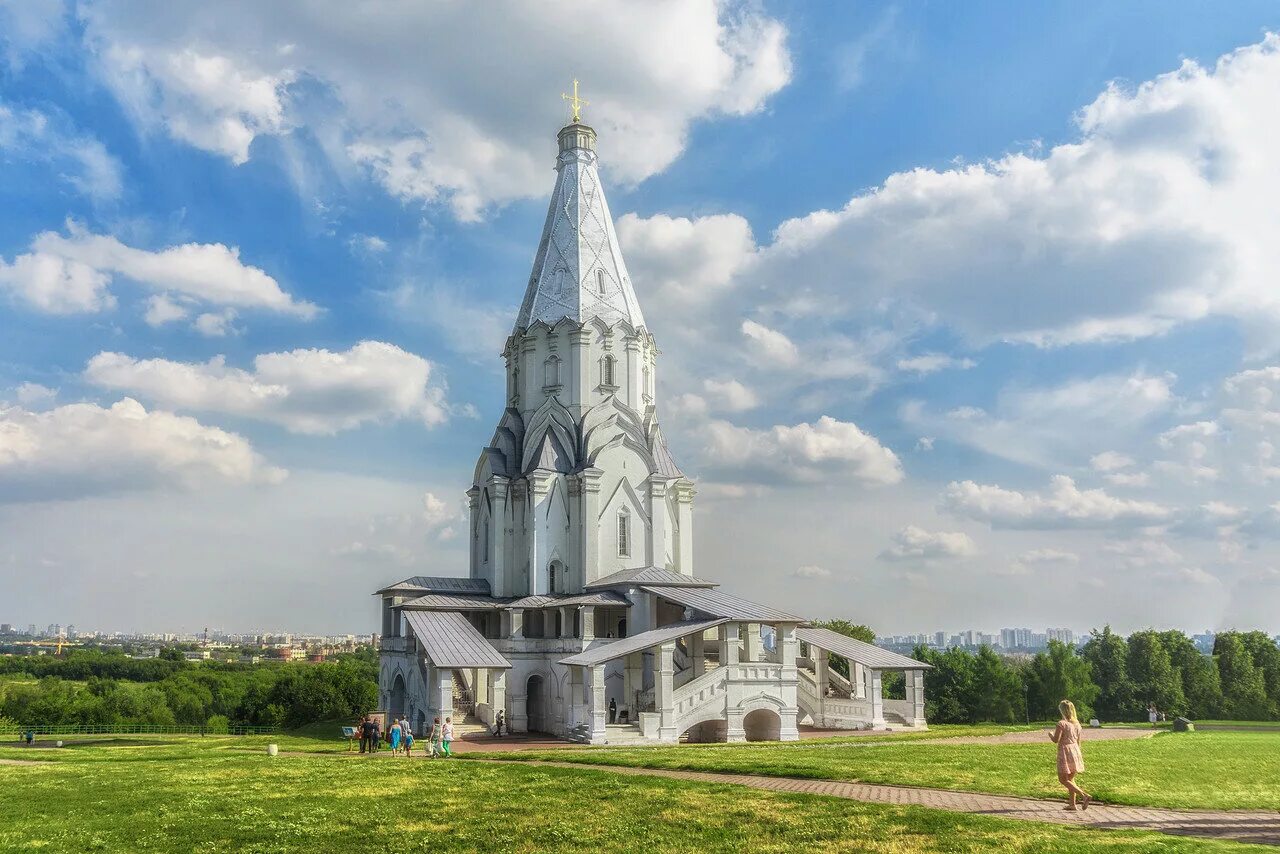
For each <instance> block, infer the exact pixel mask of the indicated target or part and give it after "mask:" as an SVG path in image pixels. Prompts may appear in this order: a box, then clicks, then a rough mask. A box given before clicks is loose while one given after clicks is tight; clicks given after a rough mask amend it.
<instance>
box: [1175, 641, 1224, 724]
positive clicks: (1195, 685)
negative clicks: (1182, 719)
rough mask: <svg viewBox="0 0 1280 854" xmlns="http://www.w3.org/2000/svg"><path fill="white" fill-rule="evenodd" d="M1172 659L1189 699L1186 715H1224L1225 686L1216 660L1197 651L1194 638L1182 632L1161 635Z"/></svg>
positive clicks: (1194, 716)
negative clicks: (1223, 687)
mask: <svg viewBox="0 0 1280 854" xmlns="http://www.w3.org/2000/svg"><path fill="white" fill-rule="evenodd" d="M1160 637H1161V640H1162V641H1163V642H1164V647H1165V649H1167V650H1168V651H1169V660H1170V661H1171V662H1172V663H1173V666H1174V669H1176V670H1177V671H1178V674H1179V676H1180V677H1181V678H1182V691H1183V693H1184V694H1185V695H1186V698H1187V711H1186V714H1187V715H1189V716H1190V717H1192V718H1197V719H1198V718H1216V717H1218V716H1219V715H1221V714H1222V683H1221V681H1220V680H1219V678H1218V667H1217V665H1216V664H1214V661H1213V657H1212V656H1208V655H1205V654H1203V653H1201V652H1200V650H1198V649H1196V645H1195V643H1193V642H1192V640H1191V638H1189V637H1187V636H1186V635H1185V634H1183V633H1182V632H1179V631H1168V632H1162V633H1161V634H1160Z"/></svg>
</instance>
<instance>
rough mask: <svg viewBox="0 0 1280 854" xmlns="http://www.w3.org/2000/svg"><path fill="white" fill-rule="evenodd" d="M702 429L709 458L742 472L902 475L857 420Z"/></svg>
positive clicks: (803, 477)
mask: <svg viewBox="0 0 1280 854" xmlns="http://www.w3.org/2000/svg"><path fill="white" fill-rule="evenodd" d="M705 434H706V438H707V443H708V444H707V447H706V450H705V452H706V457H707V459H708V461H709V462H710V463H711V464H712V465H714V466H716V467H718V468H721V469H725V470H733V471H735V472H738V473H739V474H740V475H741V476H742V477H761V476H768V477H774V478H778V479H782V480H797V481H816V480H830V481H838V480H850V479H851V480H852V481H854V482H856V483H863V484H892V483H897V482H899V481H900V480H902V465H901V463H900V462H899V461H898V457H897V455H896V454H894V452H893V451H891V450H890V449H888V448H886V447H885V446H884V445H882V444H880V441H879V440H878V439H876V437H875V436H872V435H870V434H869V433H865V432H863V431H862V430H861V429H860V428H859V427H858V425H857V424H854V423H852V422H848V421H837V420H836V419H834V418H832V417H830V416H827V415H824V416H822V417H821V418H819V419H818V420H817V421H816V422H815V423H812V424H809V423H801V424H796V425H794V426H792V425H777V426H775V427H772V428H770V429H767V430H754V429H752V428H749V427H738V426H736V425H734V424H730V423H729V422H727V421H712V422H710V423H708V424H707V426H706V428H705Z"/></svg>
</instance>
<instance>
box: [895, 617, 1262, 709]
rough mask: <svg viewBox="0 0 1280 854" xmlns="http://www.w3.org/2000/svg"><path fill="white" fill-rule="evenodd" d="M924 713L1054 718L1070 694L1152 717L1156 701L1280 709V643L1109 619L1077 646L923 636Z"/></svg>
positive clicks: (1082, 703)
mask: <svg viewBox="0 0 1280 854" xmlns="http://www.w3.org/2000/svg"><path fill="white" fill-rule="evenodd" d="M913 655H914V657H915V658H917V659H918V660H920V661H923V662H925V663H926V664H930V665H932V666H933V669H932V670H930V671H927V672H926V673H925V715H926V717H927V718H928V719H929V720H930V721H935V722H937V723H977V722H980V721H996V722H1000V723H1008V722H1016V721H1021V720H1046V719H1049V720H1052V719H1054V718H1056V717H1057V715H1058V702H1059V701H1060V700H1062V699H1064V698H1065V699H1070V700H1072V701H1073V702H1074V703H1075V704H1076V708H1077V710H1078V711H1079V713H1080V717H1081V718H1082V719H1085V720H1087V719H1089V718H1091V717H1097V718H1099V719H1100V720H1103V721H1145V720H1146V719H1147V710H1148V707H1149V706H1150V705H1154V706H1155V707H1156V708H1157V709H1158V710H1160V711H1161V712H1164V713H1165V714H1166V715H1167V716H1168V717H1169V718H1172V717H1174V716H1177V715H1185V716H1186V717H1189V718H1192V719H1221V720H1277V719H1280V647H1277V646H1276V643H1275V641H1274V640H1272V639H1271V638H1270V637H1268V636H1267V635H1266V634H1265V633H1264V632H1257V631H1254V632H1237V631H1231V632H1224V633H1222V634H1220V635H1218V636H1217V638H1216V640H1215V642H1214V649H1213V654H1212V655H1204V654H1202V653H1201V652H1200V651H1199V650H1198V649H1196V646H1195V644H1194V643H1193V642H1192V641H1191V639H1190V638H1189V637H1187V636H1186V635H1185V634H1183V633H1182V632H1179V631H1167V632H1157V631H1142V632H1134V633H1133V634H1131V635H1129V636H1128V637H1127V638H1126V637H1123V636H1121V635H1118V634H1116V633H1115V632H1113V631H1111V627H1110V626H1108V627H1106V628H1104V629H1102V630H1101V631H1096V630H1095V631H1094V632H1093V633H1092V634H1091V635H1090V637H1089V639H1088V640H1087V641H1086V642H1085V643H1084V644H1083V645H1081V646H1080V647H1079V648H1078V649H1077V648H1074V647H1071V646H1068V645H1066V644H1063V643H1059V642H1057V641H1050V643H1049V646H1048V649H1046V650H1045V651H1044V652H1040V653H1037V654H1036V655H1035V656H1033V657H1031V658H1030V659H1026V658H1013V657H1008V656H1002V655H999V654H997V653H996V652H995V651H994V650H992V649H991V648H990V647H985V646H984V647H982V648H981V649H979V650H978V651H977V652H976V653H975V652H969V651H967V650H964V649H959V648H955V649H948V650H946V651H939V650H935V649H930V648H928V647H922V646H917V647H916V649H915V651H914V653H913Z"/></svg>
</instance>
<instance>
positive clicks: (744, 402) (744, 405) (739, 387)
mask: <svg viewBox="0 0 1280 854" xmlns="http://www.w3.org/2000/svg"><path fill="white" fill-rule="evenodd" d="M702 387H703V389H705V390H706V393H707V397H709V398H711V399H712V400H714V401H715V402H716V404H717V405H718V406H719V408H721V409H727V410H729V411H730V412H743V411H745V410H748V409H755V408H756V407H757V406H759V405H760V398H759V396H758V395H757V394H756V393H755V392H754V391H752V390H751V389H749V388H747V387H746V386H744V385H743V384H742V383H740V382H738V381H737V380H703V382H702Z"/></svg>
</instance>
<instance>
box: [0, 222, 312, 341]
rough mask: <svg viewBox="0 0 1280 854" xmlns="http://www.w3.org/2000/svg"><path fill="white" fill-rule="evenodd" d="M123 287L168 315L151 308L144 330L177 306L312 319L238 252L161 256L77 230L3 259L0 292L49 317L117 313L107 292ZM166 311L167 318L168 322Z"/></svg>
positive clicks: (200, 250) (200, 248) (208, 249)
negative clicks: (119, 283) (145, 292)
mask: <svg viewBox="0 0 1280 854" xmlns="http://www.w3.org/2000/svg"><path fill="white" fill-rule="evenodd" d="M116 277H119V278H122V279H127V280H129V281H132V282H135V283H137V284H139V285H142V286H143V287H146V288H149V289H151V290H153V291H156V292H159V294H160V295H162V296H164V297H165V308H164V309H161V310H159V311H157V304H156V303H154V302H153V303H149V304H148V308H147V316H148V318H149V320H148V322H152V323H153V325H154V324H155V323H156V322H164V319H165V318H166V317H168V319H173V318H172V317H171V316H170V315H172V312H173V307H174V306H175V305H176V304H177V303H178V302H182V301H185V302H199V303H209V304H214V305H221V306H227V307H239V308H253V309H261V310H266V311H274V312H279V313H282V314H288V315H293V316H295V317H300V318H303V319H309V318H312V317H314V316H315V315H316V313H317V309H316V307H315V306H314V305H312V304H311V303H309V302H303V301H299V300H296V299H294V298H293V297H291V296H290V295H289V294H287V293H286V292H285V291H284V290H283V289H282V288H281V287H280V284H279V283H278V282H277V281H276V280H275V279H273V278H271V276H269V275H267V274H266V273H265V272H263V271H262V270H260V269H259V268H257V267H251V266H248V265H247V264H244V263H243V262H241V260H240V250H239V249H237V248H235V247H227V246H224V245H222V244H221V243H187V244H184V245H181V246H171V247H169V248H167V249H162V250H159V251H154V252H153V251H148V250H145V249H135V248H133V247H131V246H126V245H125V244H123V243H121V242H120V241H119V240H117V239H116V238H114V237H109V236H107V235H97V234H90V233H89V232H87V231H85V230H84V229H83V228H82V227H80V226H79V225H77V224H75V223H68V233H67V234H66V235H61V234H58V233H57V232H53V231H46V232H42V233H41V234H38V235H36V237H35V238H34V239H33V240H32V241H31V247H30V251H29V252H27V253H24V254H22V255H18V256H17V257H16V258H15V259H14V260H13V262H12V263H8V262H6V261H5V260H4V259H3V258H0V290H8V291H9V292H10V293H11V294H12V295H13V296H15V297H18V298H20V299H21V300H22V301H24V302H26V303H27V304H28V305H30V306H32V307H33V308H36V309H38V310H40V311H44V312H48V313H51V314H73V313H85V312H95V311H101V310H103V309H106V308H110V307H112V306H114V305H115V298H114V297H113V296H112V294H111V293H110V292H109V291H108V287H109V286H110V285H111V284H112V282H113V280H114V279H115V278H116ZM166 311H167V313H168V314H166Z"/></svg>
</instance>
